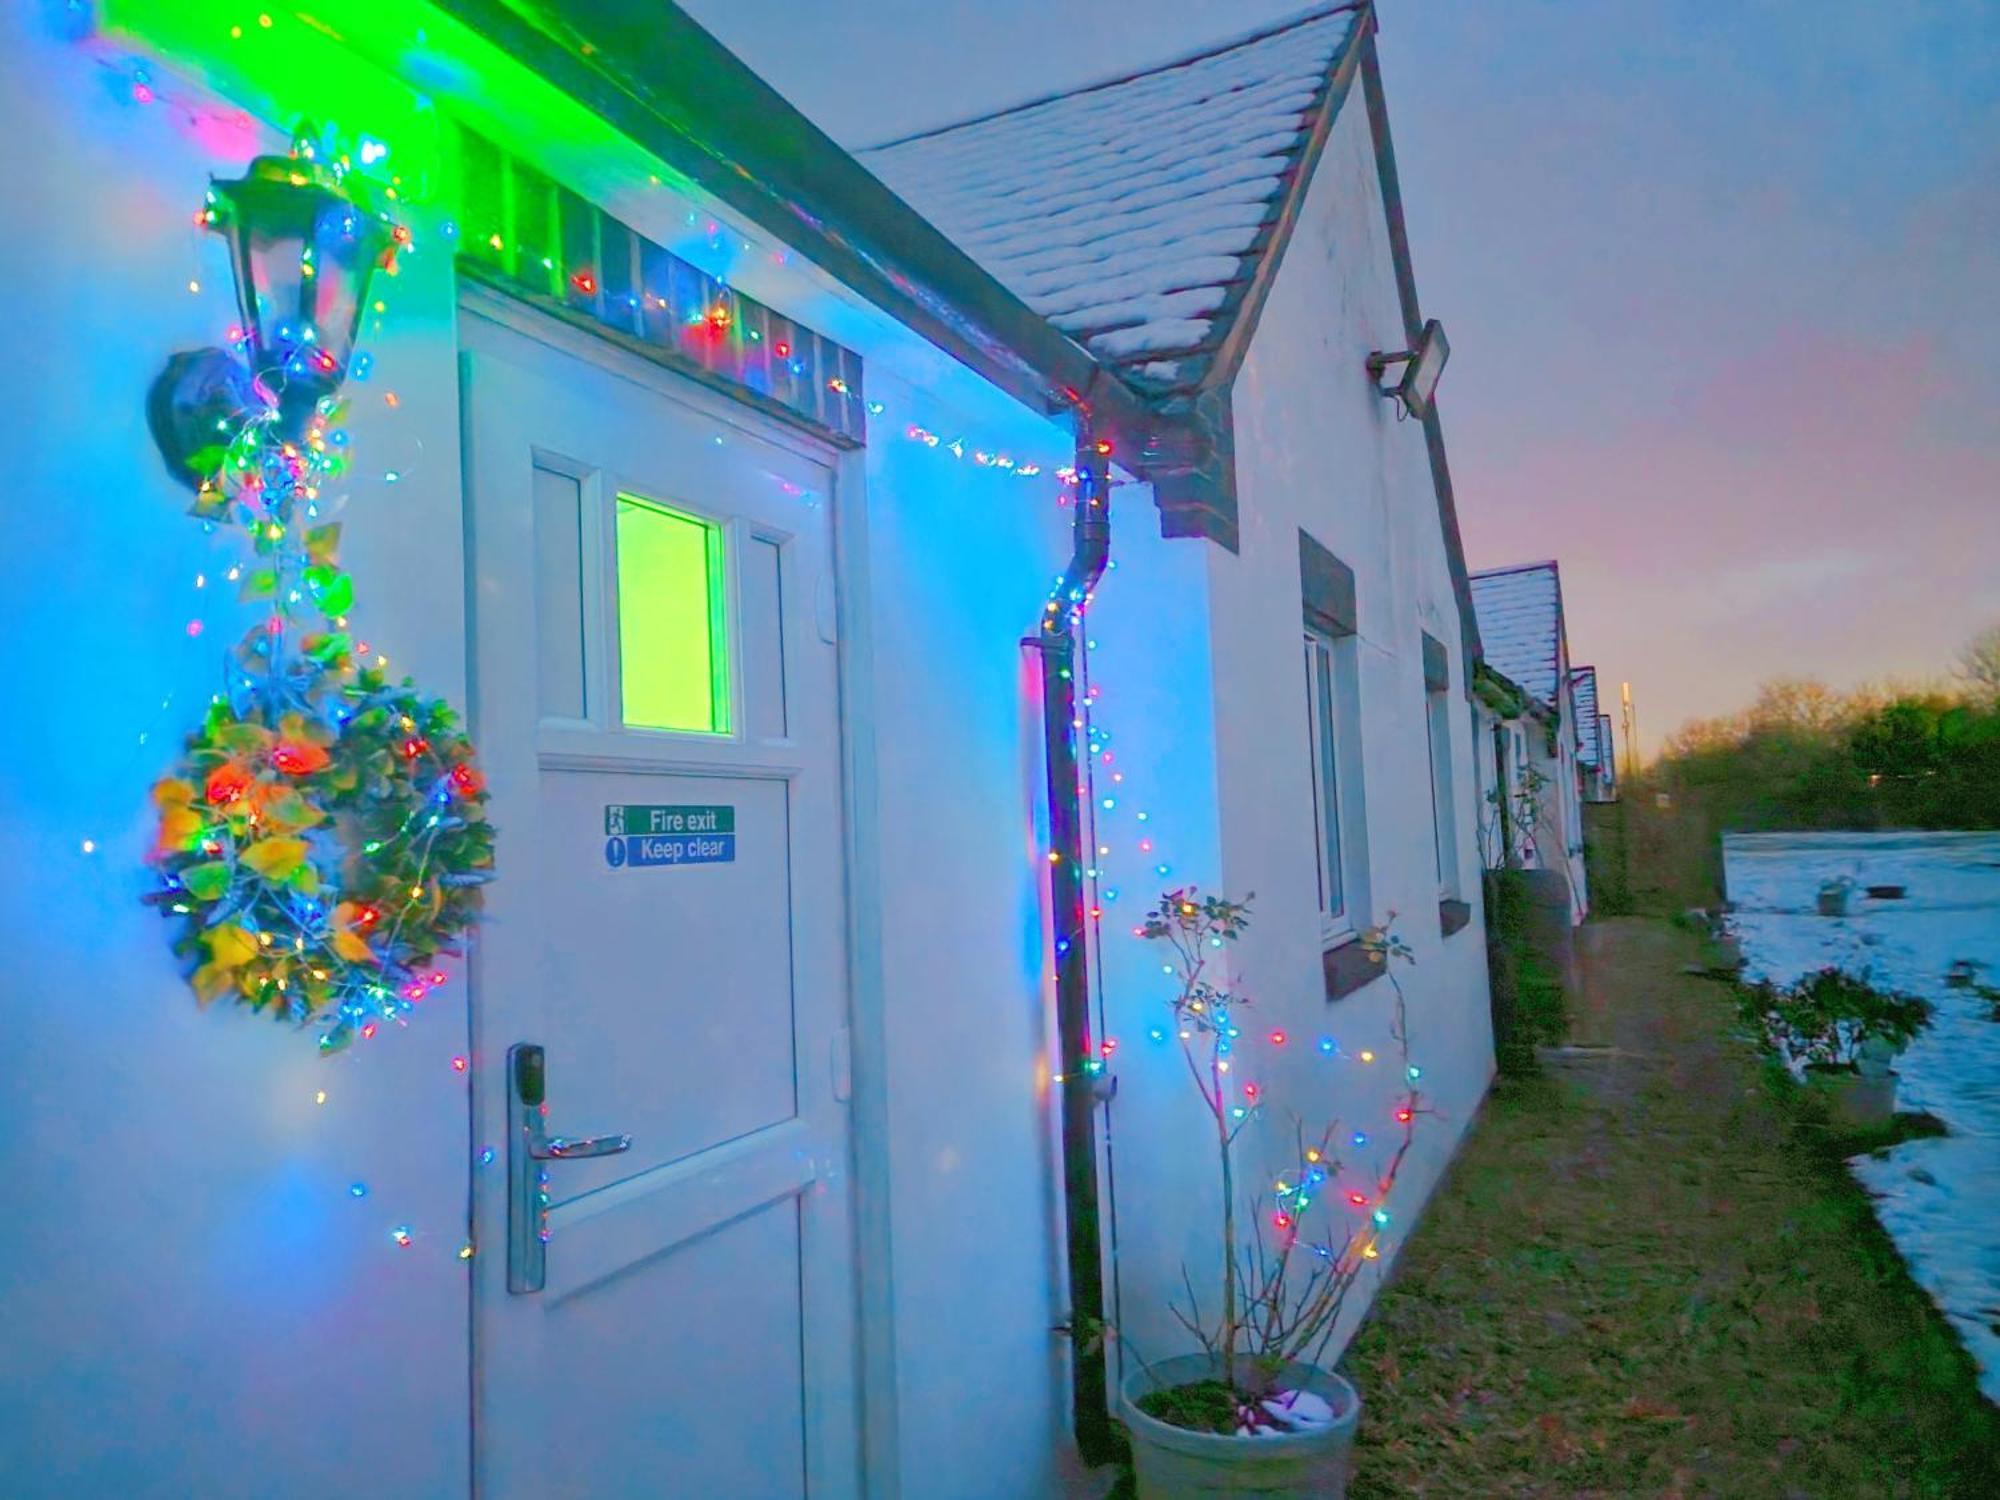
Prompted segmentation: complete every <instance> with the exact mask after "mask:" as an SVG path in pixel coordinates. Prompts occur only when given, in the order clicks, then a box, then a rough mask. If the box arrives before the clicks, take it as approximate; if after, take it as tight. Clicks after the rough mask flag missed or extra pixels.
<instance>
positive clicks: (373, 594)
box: [0, 5, 469, 1500]
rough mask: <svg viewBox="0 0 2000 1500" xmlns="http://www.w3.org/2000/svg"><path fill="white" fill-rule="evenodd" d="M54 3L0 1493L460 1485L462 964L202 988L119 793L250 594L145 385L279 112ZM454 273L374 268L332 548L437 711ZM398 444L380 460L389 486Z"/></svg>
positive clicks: (38, 16) (18, 752) (5, 113)
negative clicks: (300, 994) (377, 275)
mask: <svg viewBox="0 0 2000 1500" xmlns="http://www.w3.org/2000/svg"><path fill="white" fill-rule="evenodd" d="M66 16H67V12H66V11H65V8H64V7H62V6H59V5H50V6H46V7H44V6H28V5H18V6H6V7H0V130H4V131H5V132H6V133H7V135H8V136H9V138H10V139H12V140H14V141H15V142H17V143H18V149H13V150H9V151H7V152H5V153H0V199H4V201H5V202H6V203H7V204H8V213H9V220H8V223H9V228H10V232H9V233H8V234H6V235H4V236H0V276H4V278H5V284H6V285H7V286H8V287H9V288H10V289H11V293H10V306H9V312H8V338H9V345H10V348H11V350H12V351H13V352H12V354H11V356H10V358H9V360H8V361H7V363H6V365H5V367H4V372H0V447H4V450H5V452H6V453H7V454H8V456H9V469H10V474H9V481H8V499H7V502H6V507H5V510H6V517H7V545H6V546H5V547H4V548H0V641H4V642H5V643H6V646H7V649H8V651H9V652H10V654H11V655H12V657H13V659H14V661H15V664H16V670H15V675H14V686H13V689H12V691H11V692H10V694H9V695H8V706H7V708H6V710H5V711H4V713H0V723H4V725H5V730H4V733H0V813H4V816H0V942H3V943H4V946H5V949H6V952H7V955H8V956H7V961H6V965H5V976H4V978H0V1017H4V1021H5V1027H6V1033H7V1036H8V1039H9V1048H10V1058H9V1066H8V1067H7V1069H6V1075H7V1078H8V1080H9V1083H8V1090H9V1092H8V1100H7V1131H6V1135H5V1138H4V1141H0V1174H4V1176H5V1179H6V1181H7V1183H8V1184H9V1191H10V1196H11V1201H12V1204H13V1208H12V1210H11V1212H10V1214H9V1222H8V1225H7V1227H6V1229H5V1231H4V1232H0V1325H4V1326H5V1327H6V1329H7V1331H8V1332H7V1338H8V1352H7V1358H6V1360H5V1369H6V1372H7V1373H6V1375H5V1376H4V1377H0V1470H4V1471H5V1474H6V1479H5V1481H4V1483H0V1488H4V1489H5V1491H6V1492H7V1494H8V1495H9V1496H12V1497H19V1500H30V1497H39V1496H61V1497H64V1500H68V1497H74V1496H86V1495H87V1496H97V1495H117V1496H121V1497H145V1496H160V1497H180V1496H185V1495H190V1494H204V1495H211V1496H215V1497H218V1500H220V1497H228V1496H252V1495H256V1496H262V1495H269V1494H273V1493H279V1492H282V1493H285V1494H288V1495H296V1496H301V1497H311V1496H332V1495H336V1494H348V1493H353V1492H354V1491H355V1490H356V1489H357V1488H359V1487H361V1486H362V1485H364V1484H365V1485H367V1486H368V1487H369V1488H372V1489H374V1490H375V1491H376V1492H378V1493H382V1494H409V1495H447V1494H454V1493H463V1492H464V1489H465V1487H466V1484H467V1464H466V1446H465V1432H464V1417H465V1411H466V1409H467V1403H468V1400H469V1392H468V1389H467V1376H466V1360H465V1339H466V1268H465V1264H464V1263H463V1262H462V1261H461V1260H460V1259H459V1257H458V1250H459V1246H460V1245H461V1243H462V1242H463V1241H464V1238H465V1230H466V1222H465V1202H466V1171H467V1154H468V1149H469V1142H468V1139H467V1125H466V1101H465V1092H464V1090H465V1078H464V1075H462V1074H459V1073H457V1072H455V1071H453V1069H452V1067H451V1059H452V1057H453V1056H454V1055H455V1054H458V1053H461V1052H462V1051H463V1050H464V1048H465V1036H466V1032H465V1014H464V1010H463V1005H464V994H463V987H462V986H460V985H453V986H449V987H447V989H446V990H445V991H444V993H443V994H442V995H440V996H437V997H436V998H434V999H433V1000H431V1001H428V1002H426V1004H425V1005H424V1006H423V1007H422V1008H421V1010H420V1011H419V1013H418V1014H417V1015H416V1016H415V1017H414V1018H413V1021H412V1023H411V1025H410V1027H409V1029H408V1030H407V1031H405V1032H402V1033H399V1034H392V1035H389V1036H385V1037H382V1038H380V1039H378V1040H377V1041H375V1042H372V1043H370V1044H368V1045H367V1046H366V1047H364V1048H361V1049H358V1050H357V1051H356V1052H354V1053H351V1054H349V1055H348V1056H345V1057H342V1058H339V1059H337V1060H334V1061H331V1062H329V1061H325V1060H322V1059H321V1058H319V1057H318V1056H316V1055H315V1049H314V1047H313V1045H312V1040H311V1038H310V1036H303V1035H301V1034H299V1033H297V1032H295V1031H293V1030H291V1029H289V1028H288V1027H286V1026H284V1025H281V1024H278V1023H276V1022H273V1021H269V1020H265V1019H262V1018H259V1017H254V1016H251V1015H249V1014H247V1013H244V1012H241V1011H238V1010H235V1009H232V1008H223V1007H220V1006H218V1007H214V1008H211V1009H209V1010H207V1011H203V1010H201V1009H198V1008H197V1006H196V1004H195V1001H194V998H193V995H192V994H191V992H190V991H189V990H188V988H187V985H186V983H185V982H184V981H183V979H182V978H181V976H180V972H179V965H178V962H177V961H176V960H175V959H174V958H173V956H172V955H171V954H170V952H169V950H168V940H169V937H170V928H169V927H168V924H167V923H166V922H164V921H163V920H162V919H161V918H160V917H159V916H157V915H156V914H155V913H154V912H153V911H152V910H151V909H149V908H146V907H143V906H141V905H140V903H139V897H140V895H141V893H142V892H144V891H145V890H147V889H148V888H149V886H150V881H149V878H148V873H147V871H146V870H145V868H144V867H143V865H142V863H141V860H142V858H143V856H144V854H145V853H146V851H147V849H148V848H149V847H150V844H151V840H152V834H153V827H154V820H153V815H152V809H151V807H150V804H149V802H148V792H149V790H150V787H151V784H152V782H153V780H154V779H155V778H156V777H158V776H159V775H161V774H162V773H164V772H165V771H166V770H167V769H168V768H169V767H170V766H171V765H172V764H173V763H174V761H175V760H176V759H177V757H178V754H179V750H180V740H181V737H182V735H183V734H184V733H185V732H186V731H187V730H188V729H189V728H191V727H193V726H194V725H195V724H196V723H197V722H198V721H199V718H200V715H201V713H202V711H203V708H204V707H205V705H206V703H207V700H208V696H209V694H210V693H211V692H213V691H215V690H216V689H217V688H218V687H219V686H220V684H221V677H220V661H221V658H222V655H223V653H224V652H225V651H227V650H228V649H229V648H230V647H231V646H232V645H233V644H234V643H235V641H236V639H237V638H238V636H239V635H240V634H241V632H242V630H243V628H244V627H245V626H246V625H247V624H248V623H249V621H250V615H249V614H248V613H247V612H246V611H243V610H241V609H239V608H238V607H237V606H236V605H235V604H234V600H233V594H234V590H233V588H232V587H231V586H230V585H228V584H227V583H226V582H224V581H223V580H222V576H221V575H222V574H223V572H224V570H225V569H226V568H228V567H229V566H230V564H231V563H232V562H234V561H236V560H238V559H239V557H240V556H241V552H240V550H239V548H240V544H239V543H238V542H237V540H236V539H235V538H234V537H232V536H230V535H227V534H222V533H218V534H216V535H214V536H208V535H204V533H203V530H202V527H201V525H200V523H198V522H196V521H194V520H192V519H190V518H189V517H188V516H187V515H186V514H185V511H186V506H187V502H188V499H189V497H188V495H187V493H186V492H185V491H182V490H180V489H178V488H176V487H174V486H173V485H172V484H171V483H170V482H169V481H168V480H167V478H166V476H165V471H164V469H163V467H162V465H161V462H160V459H159V457H158V455H157V453H156V452H155V450H154V447H153V444H152V441H151V439H150V438H149V436H148V435H147V431H146V426H145V421H144V416H143V412H144V401H145V395H146V389H147V386H148V384H149V383H150V382H151V380H152V378H153V376H154V374H155V373H156V372H157V371H158V370H159V368H160V367H161V365H162V364H163V363H164V361H165V359H166V356H167V355H168V354H169V353H170V352H171V351H173V350H176V349H184V348H190V347H195V346H199V345H202V344H207V343H211V342H214V341H215V339H216V337H217V335H218V334H219V333H220V332H221V330H223V329H224V328H226V327H227V326H228V325H229V324H230V323H231V322H232V321H234V312H233V303H232V296H231V290H230V282H229V275H228V270H227V262H226V257H225V256H224V255H223V252H222V247H221V245H220V243H219V242H217V241H215V240H214V237H213V236H209V235H205V234H202V233H200V232H199V231H197V230H196V229H195V228H194V227H193V223H192V217H193V214H194V211H195V209H196V208H197V207H198V206H199V204H200V199H201V192H202V189H203V187H204V186H205V184H206V181H207V177H208V174H209V172H210V171H211V170H214V169H217V168H221V167H226V166H230V165H231V164H232V163H234V162H240V161H241V160H242V159H244V158H245V157H246V156H247V155H249V154H250V153H251V151H252V150H253V149H269V148H270V147H271V146H273V145H279V144H281V143H280V142H278V141H277V139H276V137H273V136H263V137H259V136H256V135H253V134H250V133H248V132H247V131H245V130H241V129H231V128H228V127H227V125H226V123H225V122H222V121H217V120H213V119H202V120H199V121H190V119H189V117H188V113H187V109H186V108H185V105H186V104H188V103H194V104H197V105H199V104H201V103H202V102H203V101H201V100H200V99H199V97H198V96H194V97H189V96H182V95H180V94H178V93H174V94H173V95H172V97H171V98H169V96H168V92H167V83H166V80H164V79H161V80H159V83H160V86H161V88H162V91H163V92H162V97H161V100H160V102H158V103H156V104H154V105H151V106H144V105H140V104H137V103H135V102H134V101H133V100H132V97H131V92H130V78H129V75H126V74H122V73H120V72H117V71H114V70H112V69H110V68H107V67H106V66H104V65H102V64H101V63H100V62H99V61H98V60H97V58H96V56H95V55H94V54H92V53H90V52H87V51H86V50H84V49H83V48H81V47H79V46H78V45H77V44H75V43H74V42H72V41H71V40H69V39H68V38H66V37H65V36H63V35H62V34H60V33H58V32H57V31H55V30H53V29H52V27H53V25H54V23H55V22H58V21H61V20H63V19H65V17H66ZM424 227H425V226H423V225H422V224H421V223H420V224H419V226H418V228H419V233H420V234H421V233H422V231H423V228H424ZM447 269H448V267H447V264H446V262H445V261H444V259H443V258H442V257H438V256H432V257H430V258H428V259H427V258H426V257H425V256H423V255H422V254H419V255H417V256H415V257H412V259H411V260H410V262H409V265H408V269H407V271H406V273H405V275H404V276H403V277H402V278H400V279H399V280H398V281H397V282H396V284H395V289H394V291H393V292H392V293H391V294H390V296H391V299H392V301H393V303H394V305H395V315H394V317H393V318H392V319H391V320H390V324H389V329H388V331H387V332H385V334H384V336H383V337H382V338H380V339H379V340H376V341H375V342H374V345H373V347H374V349H375V353H376V369H375V374H374V378H373V381H372V383H371V385H370V386H369V387H366V388H364V389H366V390H371V391H375V392H379V391H382V390H389V389H393V390H397V391H399V392H400V393H401V396H402V406H401V409H400V410H399V411H398V412H395V413H390V412H389V411H388V410H387V408H386V407H385V406H384V404H383V403H381V402H380V401H379V400H370V399H367V398H366V397H364V398H363V399H360V400H358V401H357V403H356V414H355V416H354V419H353V421H352V422H351V424H350V430H351V431H352V433H353V439H354V451H355V454H356V457H357V462H358V464H359V466H360V470H361V474H360V477H359V478H358V480H357V482H356V484H355V485H354V493H353V498H352V500H351V503H350V505H349V508H348V511H347V513H346V517H345V519H346V520H347V522H348V534H347V539H346V542H345V545H344V548H343V553H344V559H345V561H346V562H347V563H348V564H349V565H350V566H351V568H352V570H353V572H354V574H355V576H356V578H357V580H358V586H359V602H358V604H357V606H356V611H355V618H356V620H357V623H358V624H359V625H360V626H361V627H362V628H363V630H364V632H365V634H366V635H367V636H368V638H369V639H370V641H371V643H372V644H374V645H376V646H377V648H378V649H380V650H381V651H384V652H386V653H388V654H389V656H390V657H391V659H392V662H393V663H394V664H395V665H396V666H398V667H400V668H403V669H406V670H408V671H409V672H411V673H412V674H414V675H415V677H416V678H417V680H418V682H419V683H420V684H421V685H422V686H423V687H424V688H425V689H426V690H428V691H430V692H433V693H438V694H442V695H445V696H447V697H449V698H451V699H452V700H453V701H455V702H457V703H460V704H463V702H464V698H465V672H464V666H465V651H464V640H463V630H462V628H461V624H460V608H459V599H460V596H461V592H462V591H461V585H460V580H461V579H462V577H463V569H462V560H461V555H460V537H461V534H462V533H461V530H460V526H459V515H458V508H457V484H458V457H457V437H456V434H457V430H458V428H457V415H456V388H455V377H454V365H453V351H452V348H451V344H450V323H449V320H448V317H446V316H444V311H445V310H446V309H448V308H449V305H450V303H449V298H450V289H449V284H448V278H446V277H445V276H444V275H443V274H442V273H444V272H445V271H446V270H447ZM190 281H194V282H197V283H198V284H199V286H200V291H199V292H198V293H196V292H190V290H189V286H188V283H189V282H190ZM391 467H396V468H400V469H402V470H404V471H406V472H407V474H408V476H409V477H408V478H407V479H406V480H405V482H403V483H402V484H400V485H398V486H395V487H393V488H391V487H389V486H386V485H384V484H383V483H381V482H380V479H379V475H380V474H381V472H382V471H383V470H385V469H388V468H391ZM197 574H202V575H205V576H206V577H207V579H208V580H209V586H208V587H206V588H203V589H200V590H197V589H196V588H195V587H194V580H195V578H196V575H197ZM195 619H199V620H200V621H201V622H202V632H201V634H200V635H199V636H192V637H191V636H190V635H189V634H188V626H189V622H190V621H191V620H195ZM86 840H92V841H94V842H95V846H96V848H95V852H94V853H88V854H87V853H85V852H84V850H83V846H84V841H86ZM321 1090H324V1091H325V1093H326V1101H325V1103H324V1104H316V1103H315V1098H316V1096H317V1094H318V1093H319V1092H320V1091H321ZM354 1183H361V1184H365V1187H366V1196H365V1197H359V1198H357V1197H353V1196H351V1195H350V1192H349V1188H350V1185H351V1184H354ZM399 1224H407V1225H408V1226H410V1229H411V1231H412V1233H413V1235H414V1240H413V1243H412V1244H411V1246H410V1247H409V1248H407V1249H399V1248H398V1247H397V1246H396V1245H395V1243H394V1242H393V1241H392V1240H391V1238H390V1231H391V1229H392V1228H393V1227H394V1226H396V1225H399Z"/></svg>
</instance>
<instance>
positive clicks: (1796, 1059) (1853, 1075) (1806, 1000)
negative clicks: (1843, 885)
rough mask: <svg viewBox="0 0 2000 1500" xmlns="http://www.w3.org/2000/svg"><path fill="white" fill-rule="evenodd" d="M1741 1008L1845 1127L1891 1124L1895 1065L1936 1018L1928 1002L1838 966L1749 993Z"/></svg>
mask: <svg viewBox="0 0 2000 1500" xmlns="http://www.w3.org/2000/svg"><path fill="white" fill-rule="evenodd" d="M1743 1008H1744V1011H1745V1014H1746V1015H1747V1016H1748V1018H1749V1019H1750V1020H1751V1022H1752V1023H1753V1024H1754V1025H1756V1026H1758V1027H1759V1028H1760V1029H1761V1030H1762V1031H1763V1033H1764V1035H1765V1037H1766V1038H1767V1040H1768V1041H1769V1042H1770V1044H1771V1045H1772V1047H1774V1048H1775V1049H1776V1050H1777V1052H1778V1054H1779V1055H1780V1056H1781V1057H1783V1058H1784V1059H1785V1061H1786V1062H1787V1063H1788V1064H1790V1065H1791V1066H1792V1067H1794V1068H1796V1069H1798V1070H1799V1071H1800V1072H1802V1073H1803V1074H1804V1076H1805V1080H1806V1084H1807V1086H1808V1087H1809V1088H1812V1089H1814V1090H1815V1091H1817V1092H1818V1093H1820V1094H1821V1095H1822V1096H1823V1097H1824V1098H1825V1099H1826V1101H1827V1104H1828V1106H1829V1108H1830V1109H1831V1111H1832V1113H1833V1116H1834V1118H1835V1119H1837V1120H1839V1121H1840V1122H1841V1123H1842V1124H1845V1125H1852V1126H1857V1127H1870V1126H1877V1125H1884V1124H1887V1123H1888V1121H1889V1117H1890V1116H1891V1115H1892V1114H1894V1113H1895V1109H1896V1075H1895V1073H1894V1072H1892V1071H1891V1070H1890V1067H1889V1063H1890V1061H1891V1060H1892V1059H1893V1058H1894V1057H1895V1055H1896V1054H1897V1053H1898V1052H1900V1051H1902V1050H1903V1048H1905V1047H1907V1046H1908V1045H1909V1044H1910V1042H1911V1040H1912V1039H1913V1038H1914V1037H1915V1036H1916V1034H1917V1033H1918V1032H1919V1031H1921V1030H1923V1028H1924V1025H1925V1023H1926V1022H1928V1021H1929V1019H1930V1014H1931V1007H1930V1005H1929V1003H1928V1002H1926V1001H1923V1000H1920V999H1918V998H1917V997H1915V996H1914V995H1899V994H1895V993H1893V992H1890V991H1886V990H1878V989H1876V988H1875V987H1874V986H1873V985H1871V984H1869V983H1868V981H1867V980H1866V979H1864V978H1860V977H1857V976H1855V975H1852V974H1848V973H1846V972H1844V971H1842V970H1840V969H1837V968H1825V969H1821V970H1820V971H1819V972H1817V973H1815V974H1810V975H1808V976H1807V977H1806V978H1804V979H1802V980H1800V981H1799V982H1798V983H1797V984H1794V985H1792V986H1790V987H1789V988H1786V989H1782V990H1781V989H1777V988H1774V987H1773V986H1772V985H1770V984H1769V983H1765V984H1760V985H1757V986H1755V987H1753V988H1751V989H1748V990H1746V991H1745V992H1744V1001H1743Z"/></svg>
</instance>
